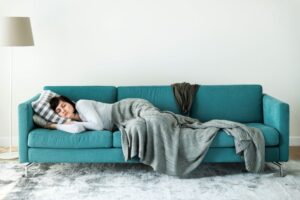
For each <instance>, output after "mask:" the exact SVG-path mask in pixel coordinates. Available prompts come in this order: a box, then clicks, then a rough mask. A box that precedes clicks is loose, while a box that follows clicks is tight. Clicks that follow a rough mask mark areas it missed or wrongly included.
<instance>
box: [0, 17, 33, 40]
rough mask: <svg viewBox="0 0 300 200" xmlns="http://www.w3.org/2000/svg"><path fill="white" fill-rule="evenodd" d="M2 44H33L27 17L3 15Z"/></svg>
mask: <svg viewBox="0 0 300 200" xmlns="http://www.w3.org/2000/svg"><path fill="white" fill-rule="evenodd" d="M1 28H2V34H1V39H0V40H1V45H2V46H33V45H34V42H33V37H32V31H31V25H30V19H29V17H4V18H3V23H2V27H1Z"/></svg>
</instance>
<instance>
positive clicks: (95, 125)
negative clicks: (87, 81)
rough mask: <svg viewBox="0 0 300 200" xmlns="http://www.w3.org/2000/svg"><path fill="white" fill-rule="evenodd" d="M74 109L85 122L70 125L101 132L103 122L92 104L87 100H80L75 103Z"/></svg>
mask: <svg viewBox="0 0 300 200" xmlns="http://www.w3.org/2000/svg"><path fill="white" fill-rule="evenodd" d="M76 109H77V110H78V111H79V112H80V113H81V114H82V115H83V116H84V117H85V121H83V122H77V121H73V122H72V123H75V124H79V125H83V126H84V127H85V128H86V129H90V130H103V129H104V128H103V127H104V126H103V122H102V120H101V119H100V117H99V114H98V113H97V111H96V108H95V107H94V105H93V103H92V102H91V101H88V100H80V101H78V102H77V103H76Z"/></svg>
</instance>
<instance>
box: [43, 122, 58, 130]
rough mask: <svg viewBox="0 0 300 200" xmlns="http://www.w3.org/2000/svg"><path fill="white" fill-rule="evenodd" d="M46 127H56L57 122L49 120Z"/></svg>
mask: <svg viewBox="0 0 300 200" xmlns="http://www.w3.org/2000/svg"><path fill="white" fill-rule="evenodd" d="M45 128H49V129H56V124H55V123H51V122H48V123H47V124H46V126H45Z"/></svg>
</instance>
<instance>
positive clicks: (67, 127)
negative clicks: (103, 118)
mask: <svg viewBox="0 0 300 200" xmlns="http://www.w3.org/2000/svg"><path fill="white" fill-rule="evenodd" d="M46 128H49V129H57V130H61V131H66V132H69V133H80V132H83V131H85V130H86V129H85V128H84V126H83V125H80V124H75V123H73V122H71V123H65V124H54V123H48V124H47V125H46Z"/></svg>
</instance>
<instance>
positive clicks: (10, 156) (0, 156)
mask: <svg viewBox="0 0 300 200" xmlns="http://www.w3.org/2000/svg"><path fill="white" fill-rule="evenodd" d="M10 63H11V66H10V73H9V76H10V130H9V132H10V148H9V152H7V153H1V154H0V159H2V160H12V159H16V158H18V157H19V153H18V152H12V132H13V129H12V128H13V126H12V118H13V117H12V73H13V47H11V62H10Z"/></svg>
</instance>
